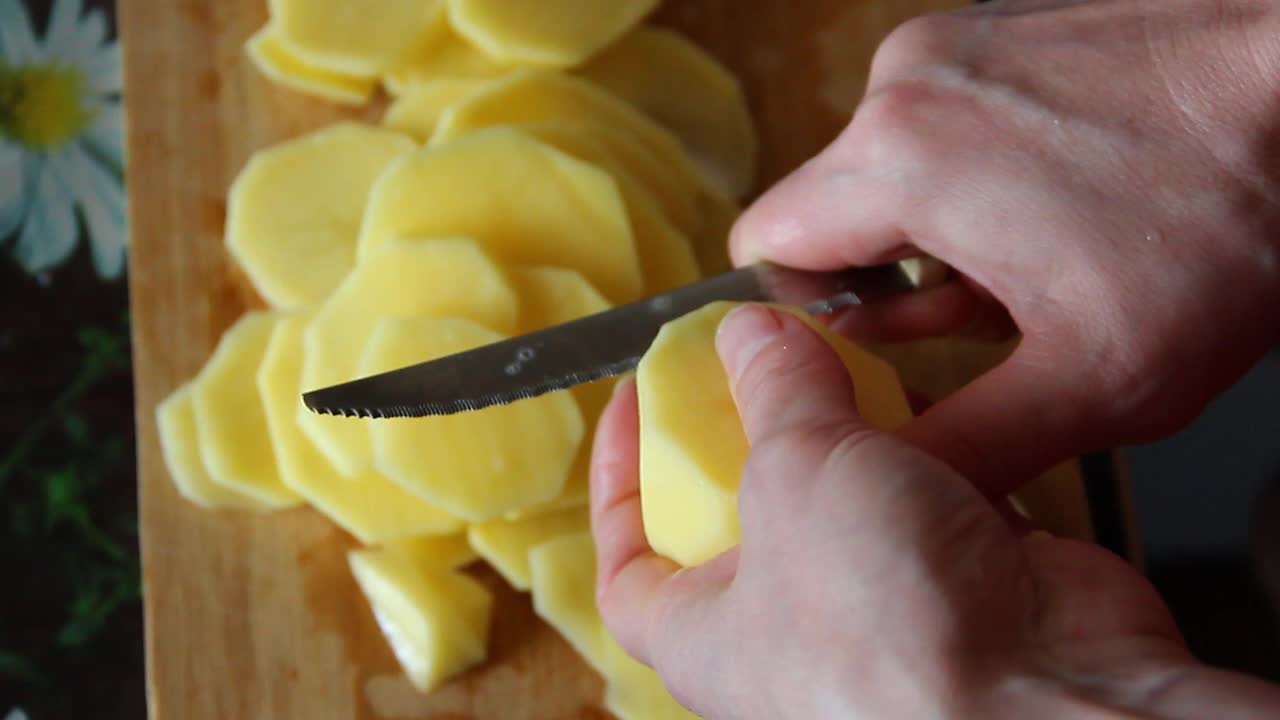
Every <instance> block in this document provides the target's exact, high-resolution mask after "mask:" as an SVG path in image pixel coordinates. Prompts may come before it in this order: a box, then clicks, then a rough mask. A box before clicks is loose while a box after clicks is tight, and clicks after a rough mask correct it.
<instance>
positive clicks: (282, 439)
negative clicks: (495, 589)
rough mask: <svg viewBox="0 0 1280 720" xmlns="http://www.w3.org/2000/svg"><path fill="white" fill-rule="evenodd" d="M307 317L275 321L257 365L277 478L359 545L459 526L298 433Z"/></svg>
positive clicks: (309, 316) (454, 530)
mask: <svg viewBox="0 0 1280 720" xmlns="http://www.w3.org/2000/svg"><path fill="white" fill-rule="evenodd" d="M312 316H313V313H311V312H298V313H293V314H292V315H290V316H289V317H286V318H284V319H282V320H281V321H280V322H279V324H278V325H277V326H276V329H275V332H274V333H273V334H272V337H271V342H270V344H269V345H268V346H267V352H266V356H265V357H264V358H263V361H262V366H261V367H260V368H259V369H258V392H259V394H260V395H261V397H262V403H263V406H264V407H265V408H266V412H267V426H268V429H269V431H270V435H271V444H272V446H273V447H274V448H275V453H276V460H277V463H278V465H279V468H280V478H281V480H282V481H283V482H284V484H285V485H286V486H288V487H289V488H290V489H292V490H293V491H294V492H296V493H298V494H299V495H301V496H302V497H303V499H305V500H306V501H307V502H308V503H310V504H311V505H312V506H314V507H315V508H316V509H317V510H319V511H320V512H321V513H323V514H324V515H325V516H326V517H328V518H329V519H330V520H332V521H333V522H334V523H336V524H337V525H338V526H339V527H341V528H342V529H344V530H346V531H347V532H349V533H351V534H352V535H354V536H355V537H356V539H358V540H360V542H363V543H366V544H373V543H377V542H381V541H385V540H391V539H396V538H404V537H407V536H418V535H426V534H433V535H434V534H440V533H457V532H459V531H461V530H462V529H463V528H464V523H463V522H462V520H460V519H458V518H456V517H454V516H452V515H449V514H448V513H446V512H444V511H443V510H440V509H439V508H436V507H434V506H432V505H430V504H428V503H427V502H425V501H424V500H422V499H421V498H418V497H416V496H414V495H411V494H409V493H408V492H405V490H404V489H402V488H401V487H400V486H399V485H396V484H395V483H393V482H391V481H390V480H388V479H387V478H386V477H385V476H383V475H382V474H381V473H379V472H377V471H376V470H373V469H372V468H371V469H369V470H365V471H364V472H362V473H360V474H359V475H358V476H356V477H354V478H352V477H347V476H345V475H343V474H342V473H340V472H338V471H337V469H335V468H334V467H333V465H332V464H330V463H329V461H328V460H326V459H325V457H324V456H323V455H321V454H320V451H318V450H317V449H316V447H315V446H314V445H312V444H311V441H310V440H308V439H307V436H306V435H304V434H303V432H302V428H300V427H299V426H298V420H297V419H298V415H299V413H301V412H310V411H308V410H306V408H305V407H304V406H303V405H302V345H303V336H304V334H305V332H306V328H307V325H308V324H309V323H310V322H311V319H312ZM464 539H465V538H464Z"/></svg>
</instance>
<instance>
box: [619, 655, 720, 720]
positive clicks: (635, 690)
mask: <svg viewBox="0 0 1280 720" xmlns="http://www.w3.org/2000/svg"><path fill="white" fill-rule="evenodd" d="M604 707H605V709H606V710H608V711H609V712H611V713H613V714H614V715H615V716H617V718H618V720H697V718H698V716H697V715H694V714H693V713H692V712H690V711H689V710H687V709H685V707H684V706H683V705H681V704H680V703H679V702H677V701H676V699H675V698H674V697H672V696H671V693H670V691H668V690H667V686H666V685H664V684H663V682H662V678H660V677H658V673H656V672H654V670H653V668H651V667H649V666H647V665H645V664H643V663H641V662H638V661H636V660H635V659H633V658H631V657H630V656H629V655H624V654H622V651H621V648H619V651H618V653H617V654H616V655H615V656H614V663H613V666H612V668H611V669H610V671H609V672H608V674H606V676H605V684H604Z"/></svg>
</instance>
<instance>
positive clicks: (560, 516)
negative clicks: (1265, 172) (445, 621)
mask: <svg viewBox="0 0 1280 720" xmlns="http://www.w3.org/2000/svg"><path fill="white" fill-rule="evenodd" d="M590 529H591V521H590V518H589V517H588V513H587V508H586V507H583V506H579V507H574V508H567V509H565V510H555V511H552V512H548V513H543V514H541V515H532V516H529V517H523V518H520V519H518V520H506V519H502V520H490V521H488V522H483V523H478V524H475V525H472V526H470V527H468V528H467V540H468V541H469V542H470V543H471V547H472V549H474V550H475V551H476V553H478V554H479V555H480V557H482V558H484V559H485V562H488V563H489V564H490V565H492V566H493V569H494V570H497V571H498V572H499V573H500V574H501V575H502V577H504V578H506V580H507V582H508V583H510V584H511V587H513V588H515V589H517V590H524V591H527V590H529V588H530V583H531V582H532V579H531V577H530V575H529V551H530V550H532V549H533V548H534V547H536V546H538V545H541V544H542V543H544V542H546V541H548V540H551V539H552V538H556V537H559V536H561V535H568V534H570V533H579V532H583V531H586V530H590Z"/></svg>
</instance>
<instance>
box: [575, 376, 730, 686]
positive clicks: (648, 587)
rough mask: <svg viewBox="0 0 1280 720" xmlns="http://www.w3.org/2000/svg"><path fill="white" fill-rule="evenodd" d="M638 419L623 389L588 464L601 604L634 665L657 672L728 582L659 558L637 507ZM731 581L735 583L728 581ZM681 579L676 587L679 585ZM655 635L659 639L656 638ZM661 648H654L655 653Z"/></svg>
mask: <svg viewBox="0 0 1280 720" xmlns="http://www.w3.org/2000/svg"><path fill="white" fill-rule="evenodd" d="M638 440H639V417H638V404H637V398H636V391H635V383H634V381H632V380H630V379H628V380H624V381H621V382H619V383H618V386H617V388H616V391H615V394H614V398H613V400H612V401H611V402H610V403H609V405H608V406H607V407H606V408H605V411H604V413H603V414H602V415H601V417H600V421H599V423H598V424H597V428H596V438H595V445H594V448H593V452H592V459H591V529H592V533H593V534H594V536H595V540H596V598H597V605H598V606H599V608H600V614H601V617H602V618H603V620H604V622H605V624H606V625H607V626H608V628H609V631H610V633H611V634H612V635H613V636H614V638H615V639H616V640H617V641H618V643H619V644H620V645H622V647H623V649H624V650H626V651H627V652H628V653H629V654H631V655H632V656H633V657H635V658H636V659H638V660H640V661H641V662H644V663H647V664H653V663H654V661H655V658H656V657H658V656H659V655H662V654H666V655H670V654H672V653H677V652H679V647H677V646H681V647H682V646H683V643H688V642H695V641H696V640H697V639H698V637H699V634H698V632H697V631H696V630H694V629H692V628H690V627H687V626H688V625H690V624H694V619H695V618H696V619H697V623H696V625H694V626H695V627H696V626H697V625H701V626H702V627H703V628H704V632H706V631H709V630H710V628H711V626H710V625H707V624H705V623H704V622H702V619H701V618H700V617H699V616H700V615H703V614H705V611H704V610H702V607H703V606H704V605H705V604H706V603H708V602H710V601H711V599H712V591H713V590H717V589H718V588H719V587H720V586H722V584H723V582H719V581H727V580H724V578H723V574H722V573H723V564H721V565H719V566H717V567H716V568H715V570H716V572H691V571H684V572H681V570H680V567H679V566H678V565H677V564H676V563H674V562H672V561H670V560H668V559H666V558H664V557H661V556H659V555H658V554H657V553H655V552H654V551H653V550H652V548H650V547H649V543H648V541H647V540H646V538H645V534H644V522H643V516H642V511H641V504H640V457H639V443H638ZM730 577H731V576H730ZM676 578H679V580H678V581H676V580H675V579H676ZM655 628H657V631H656V632H655ZM655 646H656V647H655Z"/></svg>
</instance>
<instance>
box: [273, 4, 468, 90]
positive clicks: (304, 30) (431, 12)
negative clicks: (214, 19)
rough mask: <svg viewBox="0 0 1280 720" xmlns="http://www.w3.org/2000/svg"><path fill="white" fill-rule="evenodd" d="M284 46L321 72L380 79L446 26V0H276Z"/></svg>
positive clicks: (276, 16)
mask: <svg viewBox="0 0 1280 720" xmlns="http://www.w3.org/2000/svg"><path fill="white" fill-rule="evenodd" d="M270 6H271V18H272V23H274V24H275V26H276V28H277V32H278V33H279V36H280V41H281V43H282V44H283V45H284V46H285V47H287V48H288V49H289V50H291V51H292V52H293V54H294V55H296V56H297V57H299V58H302V59H303V60H304V61H305V62H307V63H308V64H311V65H314V66H316V67H322V68H327V69H329V70H333V71H336V72H342V73H347V74H351V75H366V76H376V75H378V74H380V73H381V72H382V71H383V70H385V69H387V68H388V67H390V66H391V65H392V64H394V63H395V62H396V61H397V60H399V59H400V58H401V56H403V55H404V53H405V52H407V51H408V50H409V49H410V48H411V47H413V45H414V44H415V43H420V42H424V41H426V40H428V39H429V38H431V37H432V36H434V35H435V34H437V33H439V32H440V31H441V30H442V28H443V26H444V24H445V12H444V7H443V0H378V2H377V3H376V6H375V7H370V4H369V3H364V2H351V0H271V2H270Z"/></svg>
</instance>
